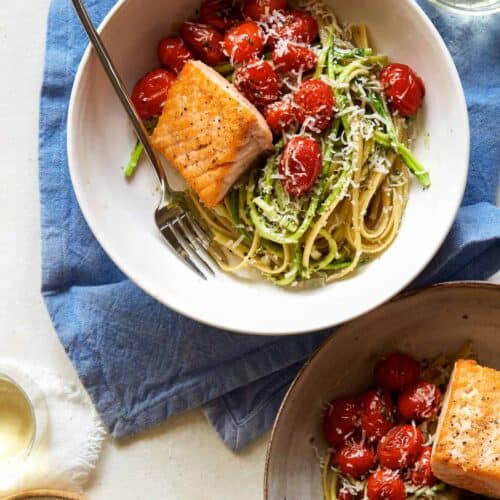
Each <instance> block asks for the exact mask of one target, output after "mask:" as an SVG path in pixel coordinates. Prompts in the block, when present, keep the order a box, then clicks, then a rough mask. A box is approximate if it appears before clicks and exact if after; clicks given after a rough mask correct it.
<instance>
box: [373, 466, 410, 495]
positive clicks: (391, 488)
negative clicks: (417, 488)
mask: <svg viewBox="0 0 500 500" xmlns="http://www.w3.org/2000/svg"><path fill="white" fill-rule="evenodd" d="M367 493H368V499H369V500H405V499H406V491H405V484H404V482H403V480H402V479H401V478H400V477H399V476H398V474H397V473H396V472H395V471H392V470H386V469H379V470H378V471H376V472H374V473H373V474H372V475H371V476H370V477H369V478H368V484H367Z"/></svg>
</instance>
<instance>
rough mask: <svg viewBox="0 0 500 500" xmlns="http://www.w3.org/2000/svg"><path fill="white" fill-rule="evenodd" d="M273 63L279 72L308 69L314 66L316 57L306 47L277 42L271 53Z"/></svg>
mask: <svg viewBox="0 0 500 500" xmlns="http://www.w3.org/2000/svg"><path fill="white" fill-rule="evenodd" d="M272 58H273V63H274V67H275V68H276V70H277V71H278V72H280V73H288V72H289V71H309V70H311V69H313V68H314V67H315V66H316V62H317V61H318V57H317V56H316V54H315V53H314V52H313V51H312V50H311V49H308V48H307V47H303V46H302V45H297V44H294V43H283V44H281V43H279V42H278V44H276V47H275V48H274V50H273V53H272Z"/></svg>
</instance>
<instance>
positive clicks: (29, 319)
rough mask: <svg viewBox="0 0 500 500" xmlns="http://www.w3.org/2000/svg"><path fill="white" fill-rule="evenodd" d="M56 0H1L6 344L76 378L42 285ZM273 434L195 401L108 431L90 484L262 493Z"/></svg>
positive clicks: (218, 494)
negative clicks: (243, 442) (239, 432)
mask: <svg viewBox="0 0 500 500" xmlns="http://www.w3.org/2000/svg"><path fill="white" fill-rule="evenodd" d="M68 1H69V0H68ZM48 5H49V0H24V1H21V2H6V1H2V2H0V65H1V67H2V68H3V71H2V78H1V79H0V137H1V140H0V144H1V148H0V155H1V156H0V157H1V164H2V166H1V168H0V253H1V255H2V258H1V259H0V296H1V298H2V300H1V301H0V318H1V319H0V346H1V347H0V353H1V355H4V356H6V357H10V358H14V359H19V360H25V361H26V362H36V363H39V364H44V365H46V366H47V367H50V368H51V369H52V370H53V371H56V372H57V373H59V374H60V375H62V376H64V377H67V378H68V379H69V380H74V381H77V380H78V379H77V376H76V374H75V372H74V370H73V368H72V366H71V364H70V362H69V360H68V359H67V358H66V356H65V353H64V350H63V348H62V347H61V345H60V344H59V341H58V339H57V336H56V334H55V332H54V330H53V328H52V325H51V323H50V320H49V316H48V314H47V311H46V310H45V307H44V305H43V303H42V300H41V296H40V292H39V290H40V243H39V232H40V231H39V198H38V181H37V178H38V170H37V133H38V98H39V91H40V83H41V77H42V64H43V51H44V38H45V24H46V18H47V9H48ZM495 281H497V282H500V273H499V274H497V275H496V278H495ZM266 437H267V436H266ZM266 437H264V438H262V439H261V440H260V441H259V442H257V443H255V444H254V445H252V446H250V447H248V448H247V449H246V450H245V451H243V452H242V453H240V454H233V453H232V452H230V451H229V450H228V449H227V448H226V447H225V446H224V445H223V444H222V442H221V441H220V440H219V438H218V436H217V435H216V433H215V431H214V430H213V429H212V428H211V427H210V425H209V424H208V423H207V421H206V420H205V418H204V417H203V415H202V414H201V412H199V411H192V412H189V413H187V414H184V415H181V416H179V417H176V418H174V419H172V420H171V421H169V422H168V423H165V424H163V425H161V426H159V427H158V428H156V429H154V430H151V431H149V432H146V433H144V434H142V435H141V436H140V437H138V438H134V439H129V440H127V441H126V442H123V443H120V444H117V443H115V442H112V441H111V440H107V442H106V443H105V446H104V450H103V454H102V458H101V460H100V462H99V464H98V468H97V470H96V471H95V473H94V474H93V476H92V477H91V480H90V482H89V484H88V489H87V494H88V496H89V498H90V499H92V500H105V499H106V500H107V499H109V498H118V499H120V500H133V499H134V500H135V499H137V500H143V499H146V498H147V499H151V500H159V499H166V500H184V499H194V498H199V499H203V500H211V499H213V500H225V499H228V500H229V499H231V500H232V499H234V498H236V497H237V498H238V499H239V500H256V499H259V498H261V497H262V478H263V465H264V455H265V445H266Z"/></svg>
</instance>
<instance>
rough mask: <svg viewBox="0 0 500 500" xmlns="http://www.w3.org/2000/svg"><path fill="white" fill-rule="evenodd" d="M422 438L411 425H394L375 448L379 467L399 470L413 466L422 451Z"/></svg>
mask: <svg viewBox="0 0 500 500" xmlns="http://www.w3.org/2000/svg"><path fill="white" fill-rule="evenodd" d="M423 442H424V436H423V435H422V431H421V430H420V429H417V428H416V427H414V426H413V425H396V426H395V427H393V428H392V429H391V430H390V431H389V432H387V434H386V435H385V436H384V437H382V439H381V440H380V442H379V443H378V446H377V456H378V459H379V462H380V465H382V466H383V467H387V468H388V469H400V468H402V467H408V466H410V465H412V464H414V463H415V462H416V460H417V458H418V457H419V456H420V453H421V451H422V444H423Z"/></svg>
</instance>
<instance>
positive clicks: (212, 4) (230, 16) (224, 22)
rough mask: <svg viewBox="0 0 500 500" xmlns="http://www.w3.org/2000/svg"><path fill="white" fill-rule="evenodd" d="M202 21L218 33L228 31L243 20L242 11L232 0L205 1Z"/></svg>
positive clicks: (202, 8) (201, 16) (201, 10)
mask: <svg viewBox="0 0 500 500" xmlns="http://www.w3.org/2000/svg"><path fill="white" fill-rule="evenodd" d="M200 19H201V20H202V21H203V22H204V23H206V24H208V25H210V26H211V27H212V28H215V29H216V30H218V31H226V30H227V29H228V28H230V27H231V26H233V25H234V24H235V23H237V22H238V20H239V19H241V11H240V9H239V8H238V7H237V5H236V2H234V1H232V0H205V1H204V2H202V4H201V6H200Z"/></svg>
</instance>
